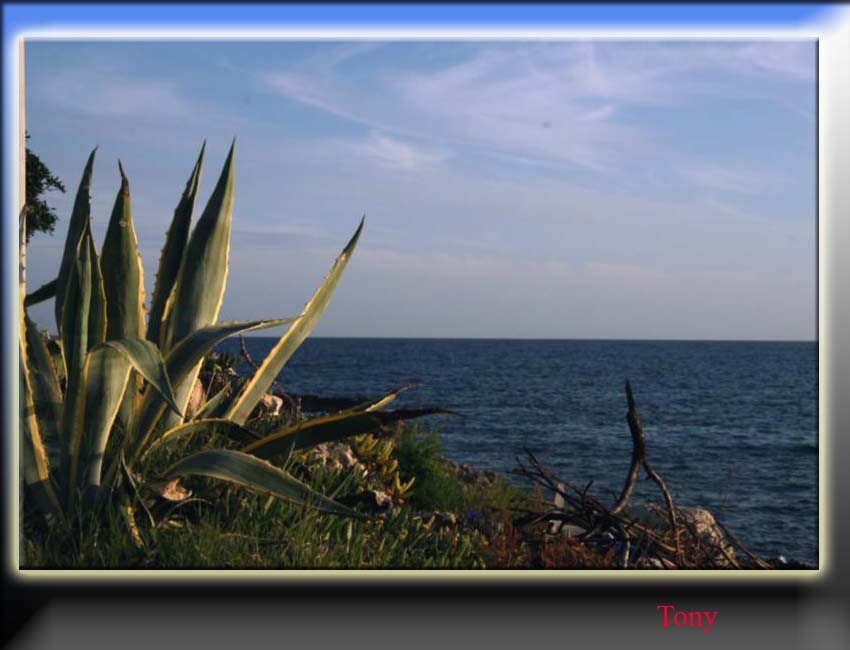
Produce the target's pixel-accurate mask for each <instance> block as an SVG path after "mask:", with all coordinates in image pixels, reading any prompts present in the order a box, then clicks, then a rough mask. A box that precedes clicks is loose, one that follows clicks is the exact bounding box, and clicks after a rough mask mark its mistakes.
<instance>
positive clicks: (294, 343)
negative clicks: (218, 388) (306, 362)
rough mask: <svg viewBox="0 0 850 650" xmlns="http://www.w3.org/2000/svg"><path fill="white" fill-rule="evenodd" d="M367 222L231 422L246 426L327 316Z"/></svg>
mask: <svg viewBox="0 0 850 650" xmlns="http://www.w3.org/2000/svg"><path fill="white" fill-rule="evenodd" d="M364 220H365V219H364ZM364 220H361V221H360V225H359V226H358V227H357V231H356V232H355V233H354V236H353V237H352V238H351V241H349V242H348V245H346V247H345V248H344V249H343V251H342V253H341V254H340V256H339V257H338V258H337V259H336V261H335V262H334V265H333V267H332V268H331V270H330V273H328V275H327V277H326V278H325V279H324V281H323V282H322V284H321V286H320V287H319V288H318V289H317V290H316V292H315V293H314V294H313V297H312V298H310V301H309V302H308V303H307V305H306V306H305V307H304V311H303V312H301V317H300V318H299V319H298V322H297V323H295V324H294V325H293V326H292V327H290V328H289V329H288V330H287V331H286V332H285V333H284V335H283V336H282V337H281V338H280V340H279V341H278V342H277V344H276V345H275V346H274V347H273V348H272V350H271V351H270V352H269V354H268V356H266V358H265V360H264V361H263V363H262V364H261V365H260V367H259V368H258V369H257V370H256V372H255V373H254V375H253V377H251V379H250V380H249V381H248V382H247V383H246V384H245V386H243V388H242V390H241V392H240V393H239V397H238V398H237V399H236V401H235V402H234V403H233V406H231V408H230V410H229V411H228V413H227V419H228V420H233V421H234V422H238V423H239V424H245V422H246V421H247V420H248V416H249V415H250V414H251V411H253V410H254V407H255V406H256V405H257V402H259V401H260V399H262V397H263V395H264V394H265V393H266V391H267V390H268V388H269V386H271V385H272V382H274V381H275V379H277V376H278V375H279V374H280V371H281V370H283V367H284V365H286V362H287V361H288V360H289V358H290V357H291V356H292V355H293V353H294V352H295V350H297V349H298V346H300V345H301V343H303V342H304V339H306V338H307V337H308V336H309V335H310V332H312V331H313V328H315V327H316V324H317V323H318V320H319V317H320V316H321V315H322V314H323V313H324V311H325V308H326V307H327V306H328V302H329V301H330V299H331V296H332V295H333V292H334V289H336V286H337V284H339V279H340V277H341V276H342V272H343V271H344V270H345V267H346V265H347V264H348V261H349V260H350V259H351V254H352V253H353V252H354V247H355V246H356V245H357V240H358V239H359V238H360V233H361V231H362V230H363V223H364Z"/></svg>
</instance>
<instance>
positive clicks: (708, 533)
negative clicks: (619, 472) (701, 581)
mask: <svg viewBox="0 0 850 650" xmlns="http://www.w3.org/2000/svg"><path fill="white" fill-rule="evenodd" d="M626 514H627V516H629V517H630V518H632V519H634V520H636V521H638V522H639V523H641V524H643V525H644V526H647V527H648V528H652V529H654V530H657V531H660V532H666V533H669V532H670V520H669V516H668V513H667V509H666V508H664V507H662V506H659V505H655V504H642V505H635V506H630V507H629V508H628V509H627V511H626ZM676 517H677V519H678V521H679V522H680V523H681V524H683V525H684V526H685V527H686V528H687V529H688V530H691V531H693V532H694V533H695V534H696V537H697V539H698V540H699V544H700V546H701V547H702V550H703V551H704V552H706V554H707V557H708V558H709V559H711V560H712V561H713V562H714V563H715V564H716V565H718V566H731V565H732V564H731V562H730V561H729V557H731V558H734V557H735V549H734V548H733V547H732V545H731V544H730V543H729V540H728V539H726V535H725V534H724V533H723V530H722V529H721V528H720V526H719V525H718V524H717V521H716V520H715V518H714V515H713V514H711V512H709V511H708V510H706V509H705V508H698V507H690V506H677V507H676ZM683 539H684V537H683ZM727 555H728V556H729V557H727ZM694 559H697V558H694Z"/></svg>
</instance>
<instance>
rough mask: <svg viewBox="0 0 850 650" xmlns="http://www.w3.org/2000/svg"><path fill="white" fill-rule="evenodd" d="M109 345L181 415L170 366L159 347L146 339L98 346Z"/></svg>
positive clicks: (108, 342)
mask: <svg viewBox="0 0 850 650" xmlns="http://www.w3.org/2000/svg"><path fill="white" fill-rule="evenodd" d="M101 347H108V348H112V349H113V350H115V351H116V352H118V353H120V355H121V356H122V357H123V358H124V359H125V360H127V361H128V362H129V363H130V365H131V366H132V367H133V369H135V370H136V372H138V373H139V374H140V375H142V377H144V378H145V379H147V380H148V382H149V383H150V384H151V386H153V387H154V389H156V392H157V394H158V395H159V397H160V399H162V400H164V401H165V404H167V405H168V406H170V407H171V408H172V409H173V410H174V411H176V412H177V414H178V415H181V413H180V411H179V409H178V407H177V400H176V399H175V397H174V389H173V388H172V382H171V380H170V379H169V377H170V373H169V371H168V366H167V365H166V363H165V361H163V359H162V355H161V354H160V352H159V348H157V347H156V345H154V344H153V343H151V342H150V341H147V340H145V339H141V338H138V339H118V340H114V341H104V342H103V343H101V344H100V345H99V346H98V348H101Z"/></svg>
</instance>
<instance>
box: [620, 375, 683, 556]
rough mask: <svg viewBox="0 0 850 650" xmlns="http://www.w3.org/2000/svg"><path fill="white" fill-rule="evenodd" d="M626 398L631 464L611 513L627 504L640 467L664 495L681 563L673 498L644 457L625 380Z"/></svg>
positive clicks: (639, 428)
mask: <svg viewBox="0 0 850 650" xmlns="http://www.w3.org/2000/svg"><path fill="white" fill-rule="evenodd" d="M626 400H627V401H628V405H629V411H628V413H627V414H626V421H627V422H628V423H629V431H630V432H631V434H632V464H631V467H630V468H629V474H628V476H627V477H626V482H625V485H623V491H622V493H621V494H620V498H619V499H618V500H617V503H615V504H614V507H613V508H611V513H612V514H617V513H619V512H621V511H622V510H623V509H624V508H625V507H626V506H627V505H628V503H629V497H631V495H632V492H634V489H635V485H636V484H637V481H638V477H639V475H640V470H641V467H642V468H643V469H644V470H645V471H646V473H647V475H648V476H649V478H651V479H652V480H653V481H655V483H656V484H657V485H658V489H659V490H661V494H662V495H663V496H664V502H665V503H666V504H667V513H668V516H669V517H670V530H672V531H673V534H674V536H675V540H676V559H677V561H678V563H679V564H683V563H684V558H683V557H682V544H681V540H680V537H679V526H678V522H677V521H676V508H675V506H674V505H673V498H672V497H671V496H670V490H668V489H667V484H666V483H665V482H664V479H662V478H661V475H660V474H659V473H658V472H656V471H655V470H654V469H652V466H651V465H650V464H649V461H648V460H647V458H646V438H645V437H644V435H643V425H642V424H641V422H640V416H639V415H638V411H637V404H635V396H634V394H633V393H632V385H631V384H630V383H629V382H628V381H626Z"/></svg>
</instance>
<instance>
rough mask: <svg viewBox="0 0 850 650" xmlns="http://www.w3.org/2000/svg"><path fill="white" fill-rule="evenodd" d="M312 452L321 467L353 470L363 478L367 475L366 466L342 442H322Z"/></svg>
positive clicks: (349, 447)
mask: <svg viewBox="0 0 850 650" xmlns="http://www.w3.org/2000/svg"><path fill="white" fill-rule="evenodd" d="M314 452H315V454H316V456H317V458H318V459H319V461H320V462H321V463H322V464H323V465H330V466H331V467H333V468H334V469H354V470H357V471H359V472H361V473H362V474H363V475H364V476H365V475H366V474H367V473H368V470H367V469H366V466H365V465H364V464H363V463H361V462H360V460H359V459H358V458H357V456H356V455H355V454H354V450H353V449H352V448H351V445H347V444H345V443H344V442H324V443H322V444H320V445H316V447H315V448H314Z"/></svg>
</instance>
